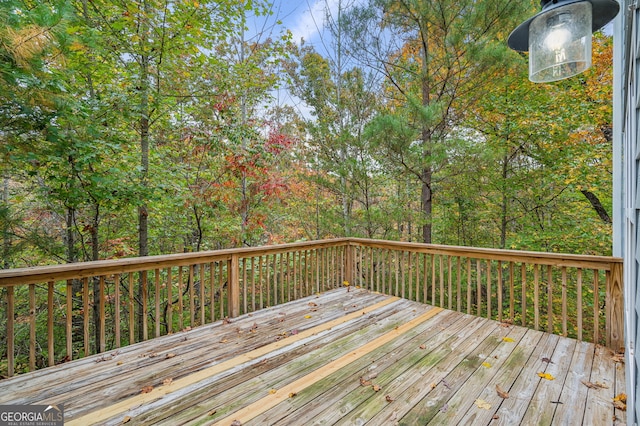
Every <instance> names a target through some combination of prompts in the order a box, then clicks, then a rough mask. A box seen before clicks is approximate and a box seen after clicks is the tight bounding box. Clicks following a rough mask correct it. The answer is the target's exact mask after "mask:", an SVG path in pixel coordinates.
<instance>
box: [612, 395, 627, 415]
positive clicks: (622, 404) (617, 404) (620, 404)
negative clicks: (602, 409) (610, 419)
mask: <svg viewBox="0 0 640 426" xmlns="http://www.w3.org/2000/svg"><path fill="white" fill-rule="evenodd" d="M613 407H614V408H615V409H616V410H622V411H627V394H625V393H621V394H619V395H617V396H616V397H615V398H613Z"/></svg>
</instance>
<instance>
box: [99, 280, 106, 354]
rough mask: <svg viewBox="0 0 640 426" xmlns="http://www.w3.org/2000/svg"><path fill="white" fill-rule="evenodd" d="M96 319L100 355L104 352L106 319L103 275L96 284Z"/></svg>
mask: <svg viewBox="0 0 640 426" xmlns="http://www.w3.org/2000/svg"><path fill="white" fill-rule="evenodd" d="M98 293H99V296H98V318H99V321H100V326H99V330H98V331H99V351H100V353H102V352H104V351H105V350H106V330H105V328H106V325H107V324H106V321H105V320H106V318H105V311H104V296H105V293H104V275H100V281H99V282H98Z"/></svg>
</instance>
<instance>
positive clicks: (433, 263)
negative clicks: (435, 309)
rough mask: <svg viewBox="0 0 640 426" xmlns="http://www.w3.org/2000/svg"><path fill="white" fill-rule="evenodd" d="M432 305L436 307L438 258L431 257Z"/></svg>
mask: <svg viewBox="0 0 640 426" xmlns="http://www.w3.org/2000/svg"><path fill="white" fill-rule="evenodd" d="M431 304H432V305H433V306H436V258H435V255H434V254H432V255H431Z"/></svg>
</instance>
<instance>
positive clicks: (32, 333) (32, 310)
mask: <svg viewBox="0 0 640 426" xmlns="http://www.w3.org/2000/svg"><path fill="white" fill-rule="evenodd" d="M35 369H36V285H35V284H29V371H34V370H35Z"/></svg>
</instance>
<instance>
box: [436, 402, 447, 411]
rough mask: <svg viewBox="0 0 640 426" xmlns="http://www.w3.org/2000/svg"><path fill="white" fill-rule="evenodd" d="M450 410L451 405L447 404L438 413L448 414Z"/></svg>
mask: <svg viewBox="0 0 640 426" xmlns="http://www.w3.org/2000/svg"><path fill="white" fill-rule="evenodd" d="M448 409H449V404H446V403H445V404H444V405H443V406H442V407H440V410H438V411H440V412H442V413H446V412H447V410H448Z"/></svg>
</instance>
